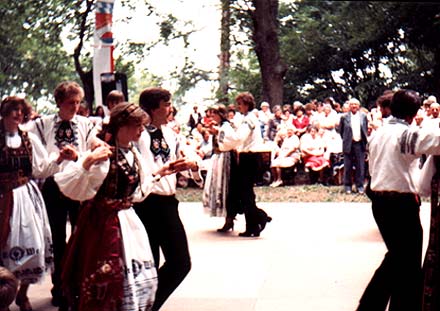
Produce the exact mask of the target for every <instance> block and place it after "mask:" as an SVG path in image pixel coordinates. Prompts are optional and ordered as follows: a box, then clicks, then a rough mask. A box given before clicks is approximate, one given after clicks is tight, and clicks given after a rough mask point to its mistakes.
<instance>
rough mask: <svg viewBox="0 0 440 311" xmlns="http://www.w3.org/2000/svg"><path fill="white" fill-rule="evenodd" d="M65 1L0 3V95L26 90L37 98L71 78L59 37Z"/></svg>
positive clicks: (69, 66)
mask: <svg viewBox="0 0 440 311" xmlns="http://www.w3.org/2000/svg"><path fill="white" fill-rule="evenodd" d="M63 2H64V1H39V0H28V1H18V0H12V1H2V2H1V3H0V16H1V19H2V23H1V24H0V96H4V95H7V94H12V93H25V94H26V95H27V97H29V98H30V99H36V98H39V97H41V96H45V95H47V94H48V93H50V92H51V91H52V90H53V89H54V87H55V86H56V84H57V83H59V81H60V80H62V79H68V78H72V77H73V67H72V62H71V61H69V59H68V57H67V55H66V53H65V52H64V50H63V49H62V43H61V41H60V39H59V36H60V33H61V29H62V25H63V20H60V19H59V16H58V14H59V9H58V6H62V3H63Z"/></svg>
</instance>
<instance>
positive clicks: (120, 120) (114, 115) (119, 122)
mask: <svg viewBox="0 0 440 311" xmlns="http://www.w3.org/2000/svg"><path fill="white" fill-rule="evenodd" d="M147 122H148V115H147V114H146V113H145V111H143V110H142V109H141V108H140V107H139V106H138V105H135V104H132V103H127V102H123V103H120V104H117V105H116V106H115V107H113V109H112V111H111V113H110V122H109V124H108V132H109V133H110V134H111V135H112V136H113V137H114V136H115V135H116V134H117V132H118V130H119V129H120V128H121V127H123V126H126V125H129V124H130V125H141V124H146V123H147Z"/></svg>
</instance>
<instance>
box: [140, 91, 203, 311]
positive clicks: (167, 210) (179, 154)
mask: <svg viewBox="0 0 440 311" xmlns="http://www.w3.org/2000/svg"><path fill="white" fill-rule="evenodd" d="M139 105H140V107H141V108H142V109H144V110H145V111H146V112H147V113H148V114H149V116H150V117H151V123H150V125H149V126H147V130H146V131H143V132H142V135H141V138H140V140H139V150H140V152H141V155H142V158H143V159H144V160H145V161H146V167H148V168H149V169H150V170H151V172H156V171H158V170H159V169H160V168H161V167H163V166H164V165H165V164H168V163H171V166H172V168H173V169H174V171H176V172H182V173H183V171H186V170H189V175H190V177H192V178H193V179H194V181H195V182H196V183H198V184H201V183H203V181H202V179H201V177H200V172H199V167H198V163H197V161H196V158H195V156H196V155H195V153H194V154H193V156H194V157H193V158H191V159H190V158H189V157H187V156H189V154H190V150H189V149H187V150H184V149H183V148H184V147H185V146H181V145H180V144H179V138H178V137H177V135H176V133H175V132H174V131H173V130H172V129H171V128H170V127H168V126H166V124H167V120H168V116H169V114H170V113H172V111H173V110H172V105H171V93H170V92H169V91H167V90H165V89H163V88H159V87H152V88H147V89H145V90H143V91H142V93H141V95H140V97H139ZM177 159H180V161H177V162H176V160H177ZM157 177H158V178H157V181H156V183H155V185H154V186H153V189H152V191H151V194H150V195H148V197H147V198H146V199H145V200H144V201H143V202H142V203H138V204H136V205H135V210H136V213H137V214H138V215H139V218H140V219H141V221H142V223H143V224H144V226H145V228H146V230H147V233H148V237H149V240H150V246H151V250H152V253H153V256H154V260H155V263H156V268H157V269H158V278H159V285H158V289H157V292H156V299H155V301H154V305H153V307H152V310H153V311H157V310H159V309H160V307H161V306H162V305H163V303H164V302H165V301H166V300H167V299H168V297H169V296H170V295H171V294H172V292H173V291H174V290H175V289H176V288H177V286H178V285H179V284H180V283H181V282H182V281H183V279H184V278H185V277H186V275H187V274H188V272H189V270H190V269H191V259H190V255H189V250H188V241H187V237H186V233H185V228H184V227H183V224H182V222H181V220H180V217H179V211H178V204H179V201H178V200H177V199H176V196H175V193H176V184H177V179H176V174H172V175H167V176H163V177H159V176H157ZM160 249H161V250H162V253H163V255H164V257H165V261H164V263H163V265H162V266H161V267H160V268H159V263H160Z"/></svg>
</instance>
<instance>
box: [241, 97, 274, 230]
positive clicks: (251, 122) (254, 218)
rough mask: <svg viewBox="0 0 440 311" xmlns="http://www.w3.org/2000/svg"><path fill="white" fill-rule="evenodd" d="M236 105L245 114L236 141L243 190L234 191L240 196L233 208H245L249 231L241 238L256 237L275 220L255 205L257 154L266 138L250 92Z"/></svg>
mask: <svg viewBox="0 0 440 311" xmlns="http://www.w3.org/2000/svg"><path fill="white" fill-rule="evenodd" d="M235 101H236V103H237V107H238V110H239V111H240V113H242V114H243V120H242V122H241V124H240V125H239V126H238V128H237V131H236V141H237V142H238V143H239V144H238V146H237V152H238V154H239V156H238V157H239V160H238V169H237V170H238V173H237V174H236V176H237V178H238V181H237V183H236V185H239V186H240V189H235V191H236V192H237V195H234V196H233V197H234V198H235V199H237V201H236V202H233V203H232V204H236V205H237V206H240V205H241V206H242V207H243V210H244V216H245V219H246V231H244V232H242V233H240V234H239V236H242V237H256V236H259V235H260V232H261V231H263V230H264V228H265V226H266V223H267V222H270V221H271V220H272V218H270V217H269V216H267V214H266V212H265V211H263V210H262V209H260V208H258V207H257V205H256V203H255V192H254V183H255V178H256V172H257V169H256V168H257V167H258V156H259V155H258V153H256V152H255V151H257V150H258V147H259V146H260V145H261V143H262V142H263V138H262V136H261V131H260V127H259V121H258V118H257V117H256V116H255V114H253V113H252V110H253V109H254V107H255V100H254V97H253V95H252V94H251V93H248V92H244V93H240V94H238V95H237V97H236V98H235ZM232 190H234V189H232Z"/></svg>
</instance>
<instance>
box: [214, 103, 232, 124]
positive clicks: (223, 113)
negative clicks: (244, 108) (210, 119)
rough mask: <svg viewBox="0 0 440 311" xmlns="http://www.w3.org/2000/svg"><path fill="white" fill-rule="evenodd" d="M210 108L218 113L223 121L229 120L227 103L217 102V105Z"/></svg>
mask: <svg viewBox="0 0 440 311" xmlns="http://www.w3.org/2000/svg"><path fill="white" fill-rule="evenodd" d="M209 110H211V111H212V112H213V113H216V114H218V115H219V116H220V119H221V120H222V121H227V120H228V110H227V109H226V106H225V105H223V104H217V105H214V106H212V107H210V108H209ZM229 111H230V110H229Z"/></svg>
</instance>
